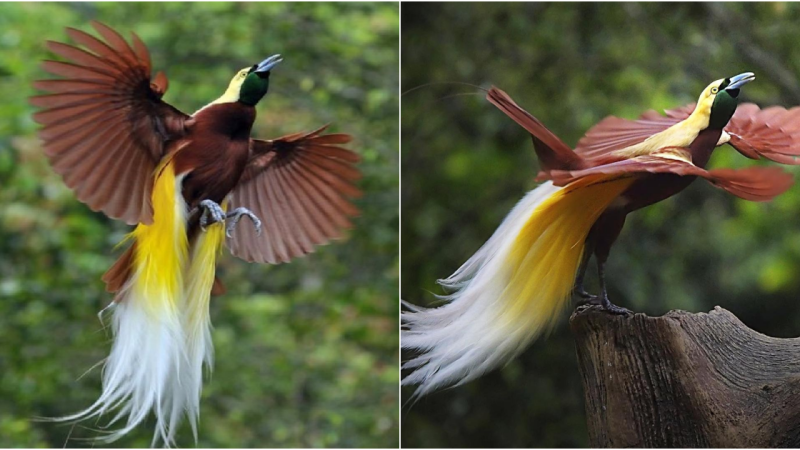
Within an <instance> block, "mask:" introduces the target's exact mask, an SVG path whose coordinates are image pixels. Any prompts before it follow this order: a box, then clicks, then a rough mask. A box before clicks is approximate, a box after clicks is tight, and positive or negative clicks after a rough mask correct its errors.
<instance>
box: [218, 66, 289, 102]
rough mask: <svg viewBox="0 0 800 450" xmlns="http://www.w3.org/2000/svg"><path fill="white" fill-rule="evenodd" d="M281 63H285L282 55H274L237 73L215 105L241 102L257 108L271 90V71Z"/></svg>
mask: <svg viewBox="0 0 800 450" xmlns="http://www.w3.org/2000/svg"><path fill="white" fill-rule="evenodd" d="M281 61H283V60H282V59H281V55H273V56H270V57H269V58H267V59H265V60H264V61H261V63H260V64H255V65H253V66H252V67H245V68H244V69H242V70H240V71H238V72H236V75H234V76H233V78H232V79H231V82H230V83H229V84H228V89H226V90H225V93H224V94H222V97H220V98H218V99H217V100H216V101H214V103H233V102H240V103H244V104H245V105H250V106H255V104H256V103H258V101H259V100H261V98H262V97H264V95H266V94H267V90H269V75H270V71H271V70H272V68H273V67H275V66H276V65H277V64H278V63H279V62H281Z"/></svg>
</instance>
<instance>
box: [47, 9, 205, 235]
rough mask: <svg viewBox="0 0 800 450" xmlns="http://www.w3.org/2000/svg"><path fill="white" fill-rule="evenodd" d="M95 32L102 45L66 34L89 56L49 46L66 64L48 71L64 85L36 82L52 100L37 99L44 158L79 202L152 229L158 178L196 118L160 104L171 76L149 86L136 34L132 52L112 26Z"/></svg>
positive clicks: (69, 47)
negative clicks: (172, 145) (170, 146)
mask: <svg viewBox="0 0 800 450" xmlns="http://www.w3.org/2000/svg"><path fill="white" fill-rule="evenodd" d="M92 26H93V27H94V28H95V30H97V32H98V33H100V35H101V36H102V38H103V40H101V39H97V38H95V37H93V36H91V35H89V34H87V33H84V32H82V31H80V30H76V29H72V28H67V34H68V35H69V36H70V38H72V40H73V41H75V42H76V43H78V44H79V45H80V46H83V47H85V49H84V48H80V47H79V46H73V45H68V44H63V43H59V42H52V41H48V42H47V47H48V48H49V49H50V50H51V51H52V52H53V53H55V54H57V55H59V56H61V57H63V58H64V59H65V60H66V61H52V60H48V61H44V63H43V64H42V68H43V69H44V70H45V71H47V72H49V73H51V74H53V75H56V76H59V77H61V78H60V79H53V80H39V81H35V82H34V87H35V88H36V89H39V90H42V91H47V92H49V93H48V94H44V95H37V96H34V97H32V98H31V103H32V104H33V105H34V106H38V107H40V108H42V110H41V111H39V112H37V113H36V114H34V116H33V118H34V120H36V121H37V122H39V123H40V124H42V125H43V128H42V129H41V131H40V132H39V137H40V138H41V139H42V140H43V141H44V151H45V154H46V155H47V157H48V158H49V159H50V163H51V164H52V166H53V168H54V170H55V171H56V172H57V173H59V174H60V175H61V176H62V177H63V178H64V182H65V183H66V184H67V186H69V187H70V188H71V189H72V190H73V191H75V195H76V196H77V197H78V200H80V201H82V202H84V203H86V204H87V205H88V206H89V207H90V208H91V209H92V210H94V211H102V212H104V213H105V214H106V215H108V216H109V217H112V218H114V219H121V220H124V221H125V222H127V223H128V224H136V223H147V224H149V223H152V221H153V209H152V205H151V204H150V198H151V193H152V189H153V171H154V170H155V168H156V166H157V165H158V163H159V161H160V160H161V158H162V156H163V155H164V151H165V143H166V142H167V141H169V140H171V139H175V138H177V137H180V136H182V135H183V134H184V133H185V130H186V128H187V127H188V126H189V125H190V124H191V118H190V117H189V116H187V115H186V114H184V113H182V112H180V111H178V110H177V109H175V108H173V107H172V106H170V105H168V104H167V103H165V102H163V101H162V100H161V97H162V96H163V95H164V92H166V90H167V84H168V83H167V77H166V76H165V75H164V74H163V73H161V72H159V73H158V74H157V75H156V76H155V78H152V79H151V76H150V70H151V64H150V55H149V53H148V51H147V48H146V47H145V45H144V44H143V43H142V41H141V40H140V39H139V38H138V37H137V36H136V35H135V34H132V39H133V47H131V46H130V45H128V43H127V42H126V41H125V39H123V38H122V36H120V35H119V34H118V33H117V32H115V31H114V30H112V29H111V28H109V27H107V26H106V25H103V24H101V23H98V22H92Z"/></svg>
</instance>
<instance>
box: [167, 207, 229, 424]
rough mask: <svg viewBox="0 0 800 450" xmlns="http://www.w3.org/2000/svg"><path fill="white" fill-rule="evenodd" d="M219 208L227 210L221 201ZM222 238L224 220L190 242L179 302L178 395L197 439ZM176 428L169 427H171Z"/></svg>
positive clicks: (211, 353) (209, 363) (210, 354)
mask: <svg viewBox="0 0 800 450" xmlns="http://www.w3.org/2000/svg"><path fill="white" fill-rule="evenodd" d="M222 209H223V210H226V209H227V202H223V204H222ZM224 240H225V225H224V223H215V224H213V225H211V226H209V227H208V228H206V231H205V232H203V233H200V234H199V235H198V236H197V238H196V239H195V240H194V242H193V243H192V249H191V260H190V262H189V269H188V271H187V273H186V286H185V290H184V296H183V302H182V304H181V326H182V328H183V332H184V335H185V336H184V337H185V340H186V347H185V348H186V364H187V366H186V367H183V368H182V370H181V371H180V383H179V384H180V387H181V395H183V396H184V401H183V403H184V404H185V409H186V415H187V416H188V418H189V425H191V427H192V432H193V433H194V436H195V439H197V422H198V419H199V417H200V392H201V391H202V389H203V365H204V364H205V366H206V367H207V368H208V370H209V371H211V368H212V366H213V364H214V346H213V344H212V341H211V318H210V316H209V302H210V300H211V287H212V286H213V284H214V273H215V271H216V265H217V256H218V255H219V254H220V253H221V252H222V243H223V241H224ZM174 428H175V427H171V429H174Z"/></svg>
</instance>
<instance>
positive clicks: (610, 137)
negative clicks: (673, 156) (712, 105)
mask: <svg viewBox="0 0 800 450" xmlns="http://www.w3.org/2000/svg"><path fill="white" fill-rule="evenodd" d="M693 110H694V104H691V105H687V106H684V107H683V108H678V109H673V110H669V111H666V116H662V115H661V114H659V113H658V112H656V111H653V110H650V111H647V112H645V113H644V114H642V115H641V116H640V117H639V118H638V119H637V120H627V119H621V118H619V117H614V116H609V117H606V118H605V119H603V120H601V121H600V122H598V123H597V124H596V125H595V126H593V127H592V128H590V129H589V131H587V132H586V134H585V135H584V136H583V137H582V138H581V139H580V140H579V141H578V145H576V146H575V153H577V154H579V155H581V156H582V157H584V158H586V159H600V158H602V157H603V156H605V155H608V154H609V153H611V152H614V151H617V150H621V149H623V148H626V147H630V146H631V145H636V144H638V143H640V142H642V141H644V140H645V139H647V138H649V137H650V136H652V135H654V134H656V133H660V132H662V131H664V130H666V129H667V128H669V127H671V126H672V125H675V124H676V123H678V122H680V121H681V120H684V119H686V118H687V117H689V114H691V113H692V111H693Z"/></svg>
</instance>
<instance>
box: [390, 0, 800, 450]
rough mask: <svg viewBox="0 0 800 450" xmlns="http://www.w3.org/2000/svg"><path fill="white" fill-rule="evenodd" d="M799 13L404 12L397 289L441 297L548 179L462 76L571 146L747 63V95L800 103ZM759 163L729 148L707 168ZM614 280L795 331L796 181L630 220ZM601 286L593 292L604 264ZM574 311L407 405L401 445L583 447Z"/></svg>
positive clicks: (697, 186)
mask: <svg viewBox="0 0 800 450" xmlns="http://www.w3.org/2000/svg"><path fill="white" fill-rule="evenodd" d="M799 23H800V5H798V4H784V3H759V4H742V3H737V4H724V3H703V4H682V3H656V4H639V3H625V4H619V3H591V4H588V3H587V4H574V3H573V4H565V3H561V4H548V3H527V4H498V3H471V4H468V5H467V4H436V5H432V4H417V3H414V4H403V7H402V25H401V27H402V31H401V35H402V85H401V90H402V91H403V94H402V97H401V100H402V110H401V117H402V125H401V133H402V148H401V151H402V164H401V169H402V173H403V185H402V200H401V205H402V208H403V213H402V225H401V234H402V237H403V238H402V249H401V250H402V255H403V256H402V267H401V270H402V274H403V276H402V280H401V297H402V298H403V299H405V300H408V301H411V302H413V303H418V304H423V305H424V304H431V303H433V302H434V300H435V299H434V297H433V295H432V293H442V291H441V289H440V288H439V287H438V286H437V285H436V284H435V280H436V279H437V278H443V277H446V276H448V275H449V274H451V273H452V272H453V271H454V270H455V269H457V268H458V267H459V266H460V265H461V263H463V262H464V261H465V260H466V259H467V258H468V257H469V256H470V255H472V254H473V253H474V252H475V251H476V250H477V249H478V248H479V247H480V246H481V244H482V243H483V242H485V241H486V240H487V239H488V238H489V236H491V234H492V233H493V232H494V230H495V229H496V228H497V226H498V225H499V224H500V222H501V220H502V219H503V217H505V215H506V214H507V213H508V212H509V211H510V210H511V208H512V206H513V205H514V204H515V203H516V202H517V201H518V200H519V199H520V198H521V197H522V196H523V194H524V193H525V192H526V191H527V190H529V189H531V188H533V187H534V186H535V185H536V184H535V183H534V181H533V178H534V176H535V174H536V172H537V170H538V169H537V162H536V158H535V154H534V152H533V148H532V145H531V141H530V137H529V135H528V134H527V133H526V132H525V131H524V130H523V129H522V128H521V127H520V126H518V125H517V124H515V123H514V122H513V121H511V120H510V119H509V118H508V117H506V116H505V115H504V114H503V113H502V112H501V111H499V110H498V109H497V108H495V107H494V106H492V105H491V104H489V103H488V102H487V101H486V100H485V99H484V92H483V91H480V90H479V89H476V88H473V87H469V86H463V85H459V84H455V83H472V84H475V85H479V86H481V87H483V88H488V87H490V86H491V85H496V86H498V87H500V88H502V89H504V90H506V91H507V92H508V93H509V94H510V95H511V96H512V97H513V98H514V99H515V100H516V101H517V102H518V103H519V104H520V105H521V106H522V107H524V108H526V109H527V110H528V111H530V112H531V113H532V114H534V115H536V116H537V117H538V118H539V119H541V120H542V121H543V122H544V123H545V124H546V125H547V126H548V127H549V128H550V129H552V130H553V131H554V132H555V133H556V134H557V135H558V136H560V137H561V138H562V139H564V141H565V142H567V143H568V144H571V145H574V144H575V143H576V142H577V141H578V139H579V138H580V137H581V136H582V134H583V133H584V132H585V131H586V130H587V129H588V128H589V127H590V126H592V125H593V124H595V123H597V122H598V121H600V120H601V119H602V118H604V117H605V116H607V115H612V114H613V115H617V116H621V117H626V118H635V117H637V116H638V115H639V114H640V113H642V112H644V111H645V110H648V109H656V110H659V111H661V110H663V109H666V108H671V107H676V106H681V105H684V104H686V103H690V102H693V101H696V99H697V97H698V96H699V94H700V92H701V91H702V89H703V88H704V87H705V86H707V85H708V83H710V82H711V81H713V80H715V79H719V78H723V77H726V76H733V75H736V74H738V73H741V72H745V71H752V72H755V73H756V81H755V82H754V83H752V84H749V85H747V87H746V88H745V89H743V90H742V94H743V100H744V101H752V102H756V103H758V104H759V105H761V106H769V105H783V106H787V107H788V106H793V105H797V104H800V81H799V77H800V47H798V45H797V42H798V41H800V27H798V24H799ZM752 164H756V163H755V162H753V161H751V160H748V159H745V158H744V157H743V156H741V155H739V154H738V153H737V152H736V151H734V150H733V149H732V148H730V147H728V146H725V147H721V148H719V149H717V151H716V153H715V155H714V156H713V157H712V160H711V166H712V167H744V166H748V165H752ZM768 164H769V163H768ZM772 164H774V163H772ZM786 169H787V170H790V171H792V172H793V173H794V174H796V175H800V170H798V168H796V167H795V168H792V167H786ZM607 272H608V282H609V285H610V296H611V299H612V301H614V302H615V303H617V304H619V305H622V306H626V307H628V308H631V309H633V310H635V311H637V312H644V313H647V314H650V315H662V314H664V313H666V312H667V311H669V310H671V309H684V310H688V311H692V312H707V311H709V310H710V309H712V308H713V307H714V305H720V306H722V307H724V308H726V309H728V310H730V311H732V312H733V313H734V314H736V315H737V316H738V317H739V319H741V320H742V321H743V322H744V323H745V324H747V325H748V326H749V327H751V328H753V329H755V330H757V331H759V332H762V333H766V334H768V335H771V336H777V337H794V336H800V302H798V298H799V297H800V295H799V294H800V276H798V274H800V185H796V186H795V187H794V188H793V189H792V190H790V191H789V192H788V193H786V194H784V195H782V196H780V197H779V198H778V199H776V200H775V201H773V202H772V203H767V204H759V203H751V202H746V201H743V200H739V199H736V198H734V197H733V196H731V195H729V194H727V193H725V192H723V191H722V190H719V189H716V188H714V187H712V186H711V185H709V184H708V183H705V182H696V183H694V184H693V185H692V186H691V187H690V188H689V189H687V190H686V191H684V192H683V193H681V194H679V195H678V196H676V197H673V198H671V199H669V200H667V201H665V202H662V203H660V204H658V205H656V206H654V207H650V208H648V209H645V210H643V211H639V212H636V213H634V214H632V215H631V216H629V217H628V220H627V223H626V227H625V229H624V230H623V232H622V235H621V237H620V239H619V241H618V243H617V245H616V246H615V247H614V249H613V251H612V253H611V258H610V260H609V265H608V268H607ZM588 282H589V284H588V286H589V290H590V291H593V290H596V289H597V288H596V286H597V284H596V277H595V275H594V270H592V271H591V272H590V276H589V279H588ZM566 319H567V317H566V315H565V317H564V318H563V320H562V322H561V324H560V325H559V326H558V327H557V329H556V331H555V332H554V333H553V334H552V335H551V336H549V338H547V339H541V340H539V341H537V342H536V343H534V345H533V346H532V347H531V348H530V349H528V350H527V351H526V352H525V353H524V354H523V355H522V356H521V357H520V358H518V359H517V360H516V361H514V362H512V363H511V364H510V365H508V366H507V367H505V368H504V369H502V370H497V371H494V372H492V373H491V374H489V375H487V376H484V377H483V378H481V379H479V380H477V381H474V382H471V383H468V384H466V385H464V386H460V387H457V388H454V389H449V390H446V391H444V392H440V393H437V394H434V395H432V396H430V397H427V398H423V399H422V400H420V401H419V402H418V403H416V404H413V405H410V404H406V405H405V406H404V407H403V414H402V423H403V430H402V436H401V442H402V445H403V446H404V447H420V446H424V447H531V446H532V447H573V446H577V447H582V446H586V445H588V438H587V431H586V424H585V417H584V416H585V415H584V404H583V391H582V387H581V379H580V375H579V372H578V367H577V361H576V357H575V347H574V341H573V339H572V336H571V335H570V332H569V328H568V325H567V320H566ZM412 391H413V390H412V389H404V390H403V399H404V400H406V401H407V400H408V398H409V397H410V394H411V392H412Z"/></svg>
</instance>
